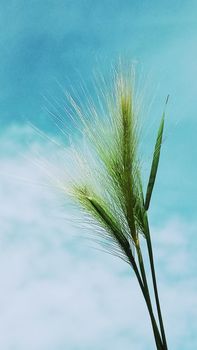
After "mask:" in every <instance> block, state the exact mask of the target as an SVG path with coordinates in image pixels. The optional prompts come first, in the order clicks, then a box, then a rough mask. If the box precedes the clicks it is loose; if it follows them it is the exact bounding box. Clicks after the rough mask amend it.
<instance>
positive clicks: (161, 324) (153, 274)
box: [146, 218, 168, 350]
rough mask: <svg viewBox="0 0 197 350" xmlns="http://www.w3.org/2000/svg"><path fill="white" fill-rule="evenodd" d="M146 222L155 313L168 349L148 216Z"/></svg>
mask: <svg viewBox="0 0 197 350" xmlns="http://www.w3.org/2000/svg"><path fill="white" fill-rule="evenodd" d="M146 221H147V222H146V223H147V235H146V242H147V248H148V255H149V261H150V267H151V274H152V281H153V289H154V294H155V301H156V306H157V313H158V318H159V325H160V330H161V335H162V340H163V344H164V349H165V350H168V346H167V341H166V336H165V330H164V325H163V319H162V313H161V307H160V301H159V294H158V289H157V280H156V274H155V267H154V257H153V249H152V243H151V236H150V230H149V225H148V218H146Z"/></svg>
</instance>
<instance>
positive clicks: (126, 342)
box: [0, 0, 197, 350]
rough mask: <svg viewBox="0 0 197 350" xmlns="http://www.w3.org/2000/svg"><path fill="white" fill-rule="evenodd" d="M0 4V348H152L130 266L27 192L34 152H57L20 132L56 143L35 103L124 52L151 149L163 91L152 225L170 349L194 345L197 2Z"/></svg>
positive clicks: (48, 197) (54, 198)
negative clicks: (148, 124)
mask: <svg viewBox="0 0 197 350" xmlns="http://www.w3.org/2000/svg"><path fill="white" fill-rule="evenodd" d="M0 7H1V11H0V122H1V128H0V130H1V131H0V146H1V147H0V158H1V164H2V167H1V172H0V173H1V174H0V178H1V187H0V198H1V203H2V204H1V205H0V206H1V214H0V219H1V220H0V227H1V230H0V236H1V248H0V253H1V254H0V266H1V267H0V276H1V285H2V286H3V287H2V289H1V292H0V306H1V307H0V309H1V310H2V312H1V313H0V323H1V325H2V327H3V332H2V334H1V335H0V345H1V347H2V348H3V349H5V350H8V349H9V350H10V349H14V350H18V349H20V350H23V349H26V348H27V347H28V349H32V350H33V349H38V350H41V349H42V350H61V349H69V350H74V349H75V350H83V349H86V350H88V349H90V348H91V349H92V348H94V349H97V348H98V349H103V350H105V349H113V350H116V349H117V350H118V349H121V348H124V349H125V350H127V349H130V348H132V347H133V348H135V349H139V350H146V349H147V350H148V349H149V348H151V346H152V345H151V344H152V343H151V341H152V335H151V330H150V328H148V327H149V325H148V319H146V318H145V317H144V312H145V309H144V305H143V303H142V302H141V296H140V295H139V291H138V289H137V286H136V285H135V281H134V280H132V279H131V281H130V276H128V271H127V268H126V267H124V266H122V264H121V263H120V264H119V262H116V260H114V259H113V258H110V257H108V256H104V257H103V254H100V253H99V252H95V251H92V250H90V249H89V247H87V245H86V243H84V241H83V240H82V241H81V240H80V239H78V237H79V236H81V233H80V232H79V231H80V230H79V228H73V226H72V225H71V223H70V221H71V220H68V221H65V220H62V218H60V217H59V216H61V215H62V214H63V213H62V203H61V201H60V200H59V197H58V195H57V194H56V193H55V194H54V193H51V190H50V189H47V188H45V189H43V188H42V187H41V186H33V185H32V183H34V182H42V181H44V178H43V174H42V172H39V171H38V169H37V168H36V167H35V165H32V164H31V163H30V161H29V160H30V159H31V157H32V151H33V152H35V150H36V151H38V152H41V153H42V154H43V156H44V157H46V158H47V157H48V156H49V155H50V156H51V155H52V157H53V159H55V158H56V154H55V150H54V149H53V148H52V145H51V144H50V142H48V140H42V139H40V138H39V137H38V136H37V135H35V134H34V133H33V132H32V131H31V129H30V128H29V126H28V125H27V120H29V121H31V122H32V123H34V124H36V125H37V126H39V127H40V128H42V130H43V131H45V132H47V133H49V134H50V136H53V137H57V129H56V128H54V125H53V123H51V121H50V119H49V117H48V115H47V113H46V111H45V110H44V108H43V107H45V105H46V101H45V100H44V97H43V96H47V98H48V99H49V100H50V99H52V98H57V99H60V100H61V101H62V91H61V89H60V87H59V84H60V85H61V86H63V87H64V88H65V89H67V90H68V91H69V90H71V89H74V90H78V89H79V86H80V84H81V81H83V84H84V85H86V86H88V87H90V86H91V80H92V75H93V71H94V70H97V71H101V72H102V74H104V75H105V76H106V77H108V75H109V67H110V65H111V64H112V63H114V62H116V61H117V60H118V57H120V56H121V57H123V58H126V59H127V61H134V62H137V67H138V70H139V72H141V74H142V75H143V77H146V78H145V80H146V81H147V86H148V98H151V96H153V97H154V99H153V104H152V107H151V110H150V113H149V116H148V117H149V119H150V120H152V123H153V124H152V125H153V128H152V129H150V131H149V134H148V138H147V139H146V142H147V148H148V150H149V152H150V150H151V146H152V141H150V139H151V140H152V136H154V129H155V127H156V126H157V125H158V121H159V119H158V118H160V116H161V113H162V110H163V106H164V101H165V98H166V96H167V95H168V94H170V100H169V104H168V108H167V123H166V124H167V125H166V134H165V142H164V145H163V153H162V157H161V165H160V170H159V174H158V179H157V185H156V189H155V193H154V197H153V204H152V208H151V222H152V226H153V235H154V240H155V248H156V250H157V251H158V253H157V255H156V259H157V264H158V272H159V273H160V287H161V288H160V289H161V295H162V302H163V309H164V315H165V319H166V324H167V331H168V334H169V343H170V345H171V346H170V348H173V349H179V350H181V349H186V348H187V349H188V350H190V349H196V346H197V337H196V328H197V313H196V311H195V310H197V307H196V297H195V293H194V292H195V290H196V287H197V280H196V276H195V271H196V267H197V266H196V262H195V261H196V246H197V239H196V211H197V201H196V193H197V185H196V178H197V167H196V164H195V163H196V162H195V159H196V149H197V144H196V130H197V115H196V113H197V108H196V91H197V79H196V76H197V61H196V56H197V41H196V36H197V18H196V17H197V15H196V13H197V4H196V2H195V1H187V2H182V1H173V2H170V1H165V2H161V1H151V0H149V1H147V0H146V1H126V0H125V1H116V0H114V1H110V0H109V1H102V0H101V1H90V0H89V1H84V0H82V1H58V0H57V1H47V0H44V1H28V2H27V1H22V0H17V1H9V2H7V1H3V0H0ZM82 102H83V101H82ZM65 118H67V117H66V115H65ZM151 118H152V119H151ZM68 123H69V119H68ZM72 132H73V133H74V132H75V131H74V129H73V130H72ZM149 138H150V139H149ZM65 143H66V140H65ZM68 152H69V150H68ZM24 156H25V157H24ZM148 160H149V158H148V159H147V163H148ZM67 212H68V213H67V216H69V215H71V214H69V211H68V209H67ZM60 213H61V215H60ZM191 242H192V243H191ZM106 266H107V267H106ZM92 271H94V273H93V272H92ZM179 288H180V290H181V291H182V292H181V293H179V294H178V295H177V290H179ZM114 291H115V292H114ZM120 296H121V297H122V298H123V299H125V300H129V301H128V304H125V308H126V310H128V306H129V307H130V309H131V310H132V308H134V310H136V309H135V307H136V304H137V305H138V304H139V310H138V317H137V319H136V318H135V319H133V315H132V314H131V315H127V316H125V313H124V312H123V310H124V308H123V310H122V309H121V308H120V306H119V298H120ZM130 296H131V300H130ZM114 303H116V308H117V309H114ZM87 313H88V315H87ZM117 315H119V317H117ZM142 320H143V321H142ZM188 323H189V324H190V325H191V326H190V328H189V329H188ZM1 329H2V328H1ZM89 330H91V332H89ZM10 333H11V334H10ZM147 344H148V345H147Z"/></svg>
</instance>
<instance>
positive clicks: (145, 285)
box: [136, 244, 164, 349]
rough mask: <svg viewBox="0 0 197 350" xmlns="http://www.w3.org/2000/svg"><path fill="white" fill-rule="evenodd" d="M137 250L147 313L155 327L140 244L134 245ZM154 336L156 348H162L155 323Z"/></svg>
mask: <svg viewBox="0 0 197 350" xmlns="http://www.w3.org/2000/svg"><path fill="white" fill-rule="evenodd" d="M136 250H137V255H138V261H139V266H140V271H141V275H142V280H143V284H144V290H145V293H146V302H147V304H148V305H147V306H148V309H149V313H150V316H151V321H152V322H153V325H154V327H155V325H156V321H155V318H154V314H153V308H152V303H151V298H150V293H149V288H148V282H147V278H146V272H145V268H144V262H143V257H142V253H141V248H140V245H139V244H138V245H137V247H136ZM154 336H155V342H156V345H157V347H158V349H164V348H163V343H162V340H161V336H160V333H159V331H158V328H157V325H156V330H155V328H154Z"/></svg>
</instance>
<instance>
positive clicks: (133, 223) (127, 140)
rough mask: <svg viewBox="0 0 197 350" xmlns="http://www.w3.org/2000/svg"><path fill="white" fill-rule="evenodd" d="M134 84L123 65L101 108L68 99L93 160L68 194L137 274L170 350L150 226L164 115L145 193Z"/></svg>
mask: <svg viewBox="0 0 197 350" xmlns="http://www.w3.org/2000/svg"><path fill="white" fill-rule="evenodd" d="M135 80H136V79H135V72H134V69H133V68H132V67H131V68H130V69H128V70H126V71H124V69H123V68H122V66H121V65H120V66H119V67H118V68H117V69H115V70H114V71H113V74H112V83H111V84H107V83H104V84H103V88H101V89H97V103H94V102H93V101H92V100H91V99H90V97H87V99H88V101H87V106H86V109H85V110H84V109H83V108H82V107H81V106H80V105H79V104H77V103H76V101H75V100H74V99H73V98H72V97H71V96H68V98H69V102H70V105H71V110H72V113H73V114H75V115H77V116H78V118H79V119H80V122H81V124H82V129H83V132H82V134H83V137H84V138H85V139H86V142H87V144H88V145H89V150H90V153H91V158H92V159H93V162H91V161H90V160H89V158H88V156H87V159H86V156H85V159H83V160H82V163H83V171H84V176H83V177H82V178H81V179H80V178H78V180H76V181H74V182H73V184H72V185H71V188H70V193H71V196H72V199H73V200H74V201H75V203H77V205H78V206H79V207H80V208H81V210H82V211H83V213H85V215H86V219H88V221H89V223H90V225H91V227H92V230H93V232H94V233H95V235H97V236H98V237H99V241H100V244H101V245H102V246H103V247H104V248H105V249H107V250H108V252H109V253H111V254H114V255H116V256H118V257H120V258H121V259H122V260H124V261H125V262H127V263H128V264H129V265H130V266H131V268H132V269H133V272H134V274H135V275H136V278H137V281H138V283H139V286H140V289H141V292H142V295H143V297H144V300H145V303H146V305H147V310H148V313H149V316H150V322H151V325H152V329H153V335H154V340H155V345H156V348H157V349H160V350H167V349H168V347H167V341H166V335H165V330H164V324H163V319H162V313H161V307H160V301H159V294H158V288H157V280H156V273H155V265H154V257H153V249H152V242H151V234H150V228H149V222H148V211H149V208H150V204H151V199H152V192H153V189H154V185H155V180H156V175H157V171H158V165H159V160H160V152H161V146H162V138H163V131H164V124H165V112H164V113H163V116H162V118H161V122H160V126H159V129H158V132H157V136H156V143H155V148H154V152H153V159H152V164H151V165H150V176H149V179H148V181H147V187H146V189H144V188H143V187H144V186H143V185H142V179H143V174H142V169H141V162H142V160H143V157H142V156H141V155H140V152H139V143H140V142H141V137H142V132H141V119H140V113H139V110H140V108H139V107H140V102H139V101H140V99H139V96H138V94H137V93H136V81H135ZM166 103H167V101H166ZM79 158H80V156H79ZM80 159H81V158H80ZM141 239H145V241H146V243H147V245H146V246H147V252H148V256H149V262H150V271H151V276H152V283H153V290H154V296H155V303H156V310H157V315H155V314H154V311H153V310H154V308H153V301H152V300H151V297H150V291H149V288H150V287H149V283H148V280H147V275H146V271H145V266H144V260H143V251H142V249H141Z"/></svg>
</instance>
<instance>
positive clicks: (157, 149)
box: [144, 113, 165, 211]
mask: <svg viewBox="0 0 197 350" xmlns="http://www.w3.org/2000/svg"><path fill="white" fill-rule="evenodd" d="M164 121H165V113H163V116H162V118H161V122H160V126H159V130H158V133H157V140H156V144H155V149H154V154H153V160H152V166H151V172H150V177H149V181H148V186H147V191H146V199H145V205H144V207H145V210H146V211H147V210H148V208H149V205H150V200H151V196H152V192H153V188H154V184H155V179H156V175H157V169H158V165H159V159H160V151H161V144H162V138H163V130H164Z"/></svg>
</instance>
